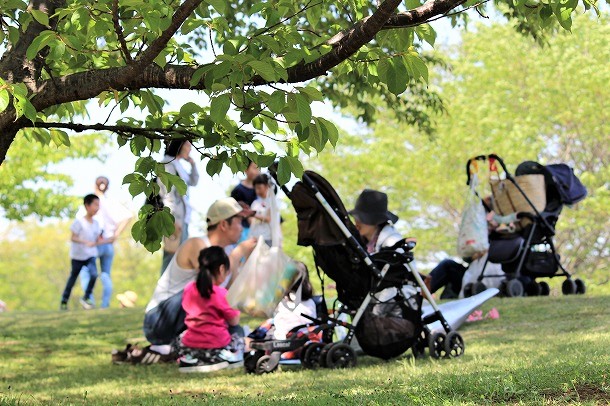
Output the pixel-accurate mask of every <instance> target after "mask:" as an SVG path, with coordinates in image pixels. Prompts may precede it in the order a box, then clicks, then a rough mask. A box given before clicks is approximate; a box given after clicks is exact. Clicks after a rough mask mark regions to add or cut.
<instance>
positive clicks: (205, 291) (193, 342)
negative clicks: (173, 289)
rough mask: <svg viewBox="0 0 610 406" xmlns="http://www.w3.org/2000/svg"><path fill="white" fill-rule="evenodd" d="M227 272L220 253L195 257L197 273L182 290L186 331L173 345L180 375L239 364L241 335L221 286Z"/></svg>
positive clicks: (225, 258)
mask: <svg viewBox="0 0 610 406" xmlns="http://www.w3.org/2000/svg"><path fill="white" fill-rule="evenodd" d="M229 269H230V262H229V257H228V256H227V254H226V253H225V251H224V249H223V248H221V247H217V246H212V247H209V248H206V249H204V250H202V251H201V253H200V254H199V273H198V274H197V279H196V280H195V281H192V282H189V283H188V284H187V285H186V287H185V288H184V295H183V298H182V307H183V309H184V311H185V312H186V317H185V324H186V331H185V332H184V333H183V334H182V335H181V336H180V337H179V339H178V342H177V343H176V347H177V348H176V352H177V353H178V354H179V355H180V356H181V358H180V372H210V371H217V370H219V369H222V368H226V367H228V366H229V365H231V364H238V365H241V364H243V350H244V331H243V329H242V328H241V327H240V326H239V325H238V323H239V317H240V312H239V310H236V309H233V308H232V307H231V306H230V305H229V303H228V302H227V298H226V296H227V290H226V289H225V288H223V287H221V286H219V285H221V284H222V283H223V282H224V280H225V278H226V276H227V273H228V272H229Z"/></svg>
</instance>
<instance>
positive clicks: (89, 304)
mask: <svg viewBox="0 0 610 406" xmlns="http://www.w3.org/2000/svg"><path fill="white" fill-rule="evenodd" d="M79 302H80V305H81V306H83V309H85V310H91V309H93V308H94V307H95V305H94V304H93V302H92V301H91V299H85V298H83V297H81V298H80V300H79Z"/></svg>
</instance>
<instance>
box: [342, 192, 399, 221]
mask: <svg viewBox="0 0 610 406" xmlns="http://www.w3.org/2000/svg"><path fill="white" fill-rule="evenodd" d="M349 214H351V215H352V216H354V217H356V218H357V219H358V221H360V222H362V223H364V224H369V225H378V224H382V223H385V222H388V221H390V222H392V223H396V222H397V221H398V216H397V215H396V214H394V213H392V212H391V211H389V210H388V195H386V194H385V193H383V192H379V191H377V190H371V189H364V190H363V191H362V193H360V196H358V199H357V200H356V206H355V207H354V209H353V210H350V211H349Z"/></svg>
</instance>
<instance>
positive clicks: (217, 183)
mask: <svg viewBox="0 0 610 406" xmlns="http://www.w3.org/2000/svg"><path fill="white" fill-rule="evenodd" d="M432 25H433V26H434V28H435V29H436V31H437V34H438V38H437V45H445V46H446V45H449V44H455V43H457V42H459V38H460V36H459V31H458V30H451V28H450V24H449V22H448V21H446V19H441V20H438V21H435V22H433V23H432ZM159 95H160V96H161V97H163V98H164V99H166V100H167V101H168V102H169V106H168V108H169V109H175V110H179V108H180V106H181V105H182V104H184V103H186V102H187V101H189V100H190V101H195V102H201V99H202V93H198V92H195V91H187V90H171V91H169V90H164V91H160V92H159ZM89 108H90V110H89V114H90V119H89V120H86V122H87V123H102V122H105V121H106V118H107V116H108V114H109V111H110V109H104V108H100V107H98V105H97V103H96V102H95V101H93V102H91V103H90V104H89ZM115 110H116V111H115V112H113V113H112V114H113V115H112V116H111V119H110V120H108V123H113V122H114V121H115V120H116V119H117V118H119V117H120V112H119V111H118V109H115ZM312 110H313V114H314V115H316V116H321V117H325V118H327V119H329V120H332V121H333V122H335V124H337V125H338V126H340V127H341V128H343V129H346V130H353V129H356V127H357V125H358V124H357V123H355V122H354V121H353V120H348V119H346V118H344V117H341V115H340V114H338V113H336V112H333V109H332V106H330V104H323V103H316V104H315V105H313V106H312ZM125 114H132V115H134V116H136V117H137V116H138V115H141V113H140V112H139V110H129V111H127V112H126V113H125ZM113 138H114V136H113ZM261 141H263V142H265V141H264V140H261ZM265 145H266V147H268V148H269V149H271V150H274V151H277V152H281V150H282V149H281V147H277V146H274V145H272V143H266V142H265ZM105 152H106V153H107V154H108V157H107V159H106V160H105V161H104V162H99V161H97V160H93V159H86V160H85V159H80V160H67V161H65V162H63V163H61V164H59V165H57V166H55V167H54V168H53V171H57V172H61V173H66V174H70V175H71V176H72V177H73V179H74V186H73V187H72V188H71V189H70V190H69V193H70V194H73V195H76V196H84V195H86V194H88V193H91V192H92V191H93V187H94V182H95V178H96V177H97V176H100V175H103V176H106V177H107V178H108V179H109V180H110V186H109V189H108V192H107V193H108V195H109V196H111V197H114V198H116V199H118V200H119V201H120V202H122V203H123V204H125V205H126V206H127V207H128V208H129V209H130V210H131V211H132V212H133V213H134V214H135V213H137V211H138V209H139V208H140V207H141V205H142V204H143V201H144V198H143V196H139V197H138V198H136V199H135V200H134V199H133V198H132V197H131V195H130V194H129V191H128V190H127V186H123V185H122V180H123V177H124V176H125V175H126V174H128V173H131V172H132V171H133V169H134V164H135V161H136V159H137V158H136V157H135V156H133V154H132V153H131V152H130V150H129V148H128V146H124V147H123V148H120V149H119V148H117V147H116V144H115V143H113V145H112V146H111V147H110V148H109V149H108V150H107V151H105ZM191 155H192V156H193V158H195V161H196V162H197V163H198V169H199V173H200V180H199V184H198V185H197V186H196V187H192V188H190V192H189V193H190V199H191V204H192V206H193V209H194V211H193V219H192V221H191V225H190V226H189V231H190V234H191V236H192V235H199V234H201V233H202V232H203V230H204V229H203V226H204V225H205V224H204V223H205V213H206V212H207V209H208V207H209V206H210V205H211V204H212V202H213V201H214V200H216V199H219V198H222V197H225V196H226V195H227V194H228V193H229V192H230V190H231V188H232V187H233V186H234V185H236V184H237V183H238V182H239V181H240V180H241V179H242V178H243V175H241V174H238V175H235V176H234V175H233V174H232V173H231V171H230V170H229V169H226V168H225V169H223V171H222V172H221V174H220V175H217V176H214V177H210V176H208V174H207V173H206V172H205V163H206V162H207V161H203V162H200V161H199V159H198V157H197V154H196V151H194V152H192V153H191ZM156 158H157V159H161V158H162V156H157V157H156ZM185 167H186V168H188V164H186V163H185ZM1 220H2V219H0V223H3V221H1Z"/></svg>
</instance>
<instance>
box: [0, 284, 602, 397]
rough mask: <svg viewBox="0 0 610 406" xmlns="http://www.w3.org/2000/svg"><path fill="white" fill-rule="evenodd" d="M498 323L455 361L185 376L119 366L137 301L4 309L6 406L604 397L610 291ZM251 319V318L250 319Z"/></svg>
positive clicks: (473, 337) (549, 301) (133, 331)
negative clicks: (88, 307) (100, 306)
mask: <svg viewBox="0 0 610 406" xmlns="http://www.w3.org/2000/svg"><path fill="white" fill-rule="evenodd" d="M491 307H496V308H497V309H498V310H499V312H500V319H498V320H483V321H480V322H475V323H470V324H466V325H464V326H463V327H462V328H461V329H460V331H461V333H462V335H463V337H464V340H465V342H466V353H465V354H464V356H463V357H461V358H459V359H441V360H434V359H430V358H426V359H421V360H414V359H412V358H411V356H410V355H409V354H410V352H409V353H407V354H406V355H404V356H402V357H401V358H399V359H394V360H391V361H388V362H385V361H382V360H378V359H375V358H371V357H359V360H358V366H357V367H356V368H353V369H349V370H327V369H321V370H315V371H311V370H303V369H301V368H296V367H291V368H284V369H283V370H282V371H278V372H276V373H274V374H268V375H264V376H254V375H246V374H245V373H244V372H243V371H242V370H225V371H219V372H216V373H211V374H181V373H179V372H178V369H177V367H176V366H175V365H151V366H143V365H137V366H133V365H112V364H111V363H110V351H111V349H112V348H115V347H116V348H122V347H124V345H125V343H126V342H134V341H137V340H140V341H143V338H142V333H141V330H140V326H141V320H142V315H143V310H142V309H116V310H106V311H103V310H94V311H89V312H85V311H71V312H67V313H59V312H13V313H6V314H2V315H0V350H1V351H0V404H2V405H4V404H6V405H17V404H19V405H22V404H26V405H29V404H34V405H36V404H54V405H55V404H77V405H78V404H95V405H97V404H154V405H158V404H179V405H182V404H192V403H202V402H214V403H248V404H266V403H270V402H272V403H277V404H302V403H307V404H337V403H339V404H423V405H431V404H473V405H474V404H476V405H479V404H505V403H508V404H518V403H525V404H608V403H609V402H610V376H609V374H610V297H608V296H589V295H585V296H568V297H563V296H556V297H543V298H540V297H539V298H518V299H501V298H495V299H492V300H490V301H489V302H488V303H486V304H485V306H483V308H482V309H483V311H484V312H486V311H487V310H489V309H490V308H491ZM253 324H254V323H252V325H253Z"/></svg>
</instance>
